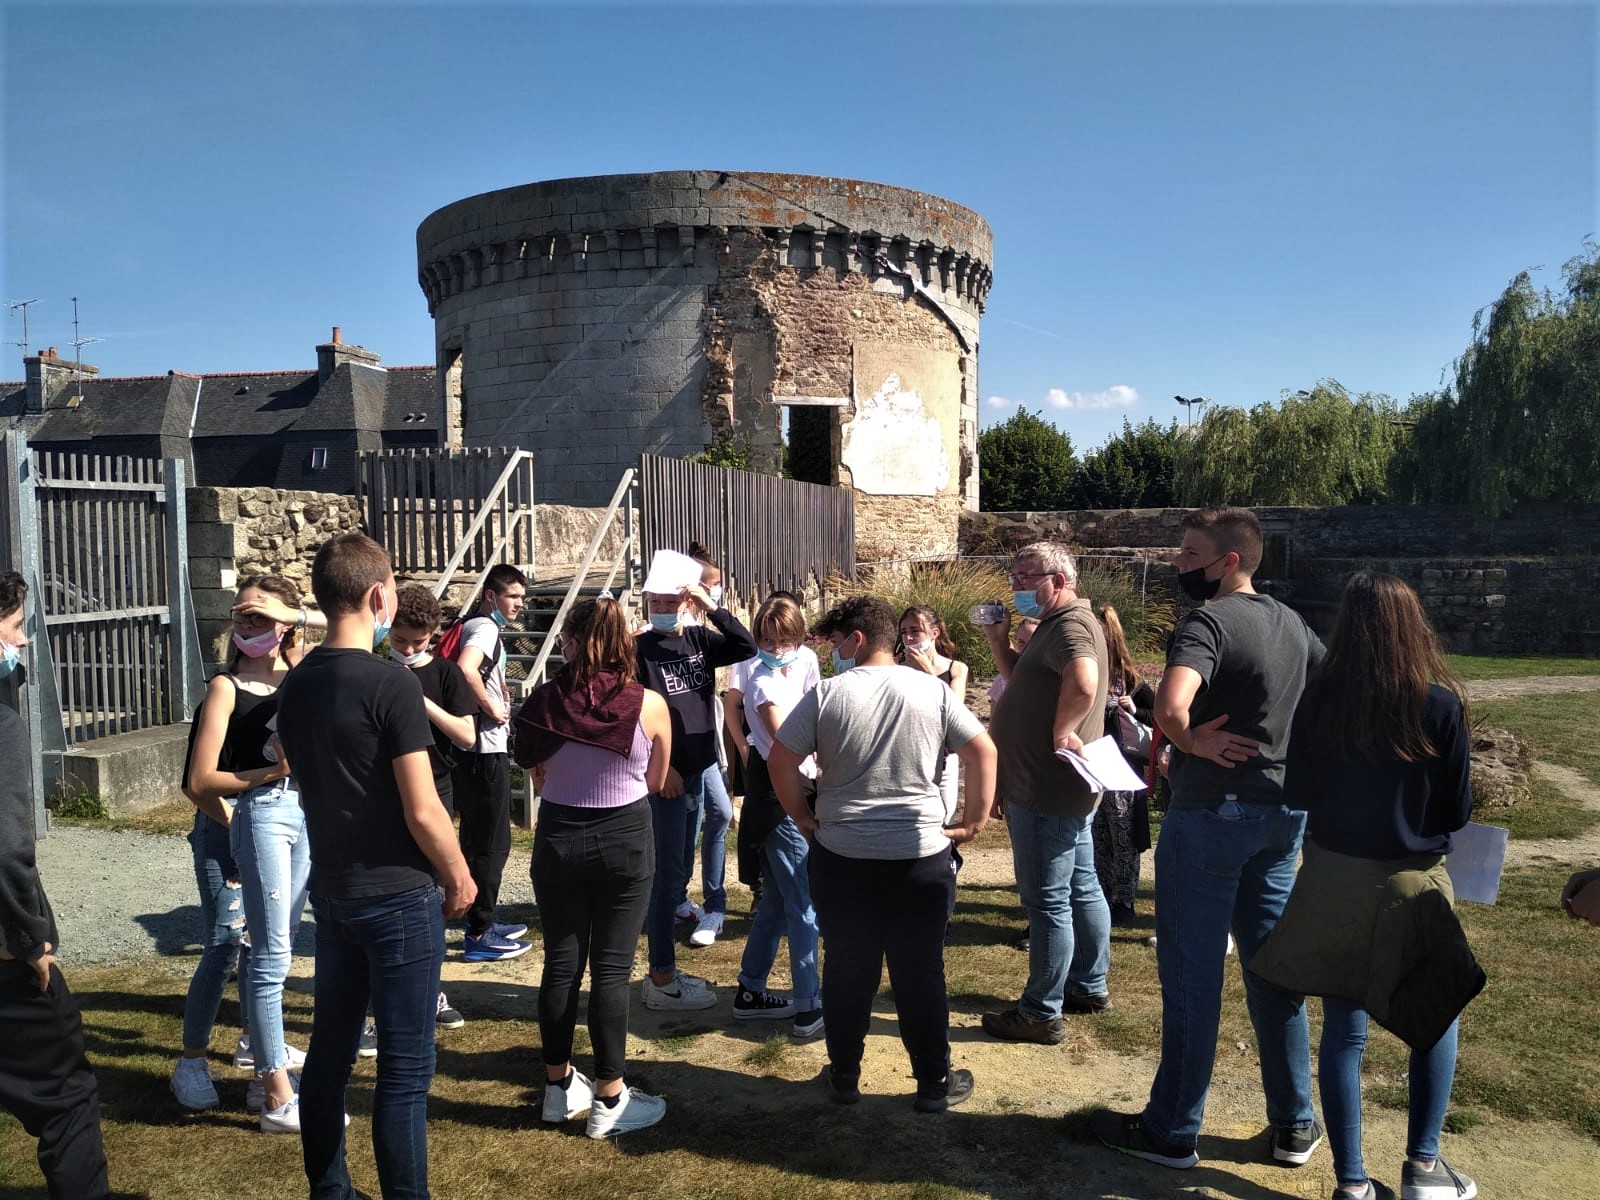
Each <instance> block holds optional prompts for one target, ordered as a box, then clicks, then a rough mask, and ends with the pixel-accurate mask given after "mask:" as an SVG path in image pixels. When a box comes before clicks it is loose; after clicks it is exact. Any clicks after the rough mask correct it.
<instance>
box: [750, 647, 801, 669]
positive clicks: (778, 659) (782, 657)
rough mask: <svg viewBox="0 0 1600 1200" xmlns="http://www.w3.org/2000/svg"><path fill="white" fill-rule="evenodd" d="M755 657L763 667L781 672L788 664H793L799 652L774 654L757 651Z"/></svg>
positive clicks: (767, 651)
mask: <svg viewBox="0 0 1600 1200" xmlns="http://www.w3.org/2000/svg"><path fill="white" fill-rule="evenodd" d="M756 657H757V658H759V659H760V660H761V661H762V663H763V664H764V665H765V666H769V667H771V668H772V669H773V670H774V671H781V670H782V669H783V668H784V667H787V666H788V665H789V664H790V663H792V662H794V660H795V659H797V658H799V657H800V651H798V650H785V651H784V652H783V653H782V654H774V653H773V652H772V651H770V650H757V651H756Z"/></svg>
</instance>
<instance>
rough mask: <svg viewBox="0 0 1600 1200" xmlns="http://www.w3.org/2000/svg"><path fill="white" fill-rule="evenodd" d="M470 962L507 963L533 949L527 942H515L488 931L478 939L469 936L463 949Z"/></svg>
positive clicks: (490, 930)
mask: <svg viewBox="0 0 1600 1200" xmlns="http://www.w3.org/2000/svg"><path fill="white" fill-rule="evenodd" d="M462 948H463V949H464V950H465V951H466V958H467V961H468V962H505V961H506V960H507V959H512V958H519V957H521V956H522V955H524V954H526V953H527V952H528V951H529V950H532V949H533V947H532V946H530V945H528V943H527V942H514V941H512V940H511V939H510V938H504V937H500V936H499V935H498V934H496V933H495V932H494V930H492V929H486V930H484V931H483V933H482V934H481V935H480V936H478V937H472V936H470V935H469V936H468V937H467V939H466V941H465V943H464V944H463V947H462Z"/></svg>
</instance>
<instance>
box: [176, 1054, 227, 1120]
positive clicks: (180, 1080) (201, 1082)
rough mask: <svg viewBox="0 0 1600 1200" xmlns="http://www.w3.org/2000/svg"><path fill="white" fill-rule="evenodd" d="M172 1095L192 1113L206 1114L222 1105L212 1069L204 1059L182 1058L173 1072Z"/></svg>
mask: <svg viewBox="0 0 1600 1200" xmlns="http://www.w3.org/2000/svg"><path fill="white" fill-rule="evenodd" d="M172 1094H173V1096H174V1097H175V1098H176V1099H177V1101H178V1103H179V1104H181V1105H183V1107H185V1108H187V1109H188V1110H189V1111H190V1112H205V1111H206V1110H207V1109H209V1108H216V1107H217V1105H219V1104H221V1103H222V1099H221V1097H219V1096H218V1095H217V1085H216V1084H215V1083H214V1082H212V1079H211V1068H210V1067H209V1066H208V1065H207V1064H206V1060H205V1059H203V1058H180V1059H179V1060H178V1065H177V1066H176V1067H174V1068H173V1070H172Z"/></svg>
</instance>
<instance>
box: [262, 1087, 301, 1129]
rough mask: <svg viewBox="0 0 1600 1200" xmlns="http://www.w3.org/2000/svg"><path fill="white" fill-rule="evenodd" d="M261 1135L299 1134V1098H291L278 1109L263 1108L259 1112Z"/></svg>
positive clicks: (296, 1096) (297, 1096)
mask: <svg viewBox="0 0 1600 1200" xmlns="http://www.w3.org/2000/svg"><path fill="white" fill-rule="evenodd" d="M261 1132H262V1133H299V1132H300V1097H299V1095H295V1096H291V1097H290V1098H289V1102H288V1103H287V1104H284V1105H282V1106H281V1107H279V1108H263V1109H262V1110H261Z"/></svg>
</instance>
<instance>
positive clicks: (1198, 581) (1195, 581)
mask: <svg viewBox="0 0 1600 1200" xmlns="http://www.w3.org/2000/svg"><path fill="white" fill-rule="evenodd" d="M1227 557H1228V556H1227V555H1226V554H1219V555H1217V557H1216V558H1213V559H1212V560H1211V561H1210V562H1208V563H1207V564H1206V565H1205V566H1203V567H1196V568H1195V569H1194V570H1192V571H1180V572H1178V587H1180V588H1181V589H1182V590H1183V594H1184V595H1185V596H1187V597H1189V599H1191V600H1198V601H1200V602H1201V603H1202V604H1204V603H1205V602H1206V601H1207V600H1210V599H1212V598H1213V597H1215V596H1216V594H1217V592H1218V590H1219V589H1221V587H1222V580H1220V579H1207V578H1206V572H1207V571H1209V570H1210V569H1211V568H1212V567H1214V566H1216V565H1217V564H1218V563H1219V562H1221V561H1222V560H1223V559H1225V558H1227Z"/></svg>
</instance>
